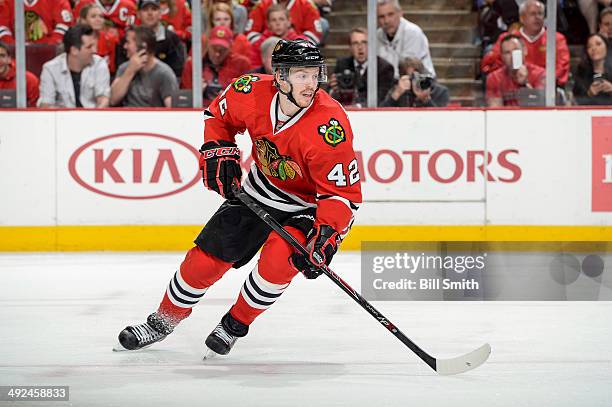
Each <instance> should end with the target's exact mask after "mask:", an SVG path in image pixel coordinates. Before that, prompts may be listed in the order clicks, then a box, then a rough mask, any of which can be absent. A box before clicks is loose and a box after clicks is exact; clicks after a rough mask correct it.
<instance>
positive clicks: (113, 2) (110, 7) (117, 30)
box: [74, 0, 136, 38]
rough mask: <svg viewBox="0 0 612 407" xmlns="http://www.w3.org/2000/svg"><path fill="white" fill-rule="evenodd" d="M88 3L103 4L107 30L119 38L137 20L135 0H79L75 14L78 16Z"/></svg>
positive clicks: (75, 7) (122, 36)
mask: <svg viewBox="0 0 612 407" xmlns="http://www.w3.org/2000/svg"><path fill="white" fill-rule="evenodd" d="M88 4H98V5H100V6H102V13H103V14H104V21H105V23H104V24H105V26H106V28H107V30H109V31H110V32H111V33H112V34H113V35H116V36H117V37H119V38H124V37H125V31H126V29H127V28H128V27H129V26H131V25H133V24H134V21H135V20H136V1H135V0H79V1H78V2H77V3H76V5H75V6H74V15H75V17H76V16H78V15H79V14H80V12H81V8H82V7H85V6H86V5H88Z"/></svg>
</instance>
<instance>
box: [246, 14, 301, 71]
mask: <svg viewBox="0 0 612 407" xmlns="http://www.w3.org/2000/svg"><path fill="white" fill-rule="evenodd" d="M266 22H267V26H268V28H267V29H266V30H265V31H264V32H263V33H262V35H261V36H260V37H259V39H258V40H257V41H256V42H254V43H253V52H252V53H251V64H252V66H261V52H260V50H259V47H260V46H261V44H262V43H263V42H264V41H265V40H266V38H268V37H271V36H275V37H279V38H281V39H284V40H297V39H298V38H302V39H306V40H307V39H308V38H306V37H305V36H303V35H298V34H297V33H296V32H295V30H293V29H292V28H291V18H290V17H289V10H287V9H286V8H285V7H283V6H281V5H280V4H273V5H272V6H270V7H269V8H268V10H267V11H266Z"/></svg>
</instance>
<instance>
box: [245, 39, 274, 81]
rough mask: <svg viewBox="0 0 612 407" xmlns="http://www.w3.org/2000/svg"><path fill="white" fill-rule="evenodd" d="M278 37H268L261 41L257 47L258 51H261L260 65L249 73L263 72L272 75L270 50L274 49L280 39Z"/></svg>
mask: <svg viewBox="0 0 612 407" xmlns="http://www.w3.org/2000/svg"><path fill="white" fill-rule="evenodd" d="M281 39H282V38H280V37H275V36H272V37H268V38H266V40H265V41H264V42H262V43H261V46H260V47H259V51H260V53H261V56H260V58H261V61H262V65H261V66H260V67H258V68H256V69H254V70H252V71H250V72H249V73H263V74H268V75H274V71H273V70H272V51H274V47H276V44H277V43H278V42H279V41H280V40H281Z"/></svg>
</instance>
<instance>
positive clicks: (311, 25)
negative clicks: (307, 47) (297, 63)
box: [246, 0, 322, 44]
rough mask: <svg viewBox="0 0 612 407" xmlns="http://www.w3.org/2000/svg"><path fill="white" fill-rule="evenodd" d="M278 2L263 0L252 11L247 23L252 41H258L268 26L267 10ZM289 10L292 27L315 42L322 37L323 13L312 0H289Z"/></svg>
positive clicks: (248, 34) (249, 37)
mask: <svg viewBox="0 0 612 407" xmlns="http://www.w3.org/2000/svg"><path fill="white" fill-rule="evenodd" d="M272 4H278V0H261V2H260V3H259V4H257V5H256V6H255V7H254V8H253V10H252V11H251V13H250V14H249V21H248V22H247V25H246V32H247V38H248V40H249V41H250V42H251V43H255V42H257V40H258V39H259V37H260V36H261V33H263V32H264V30H265V29H266V28H267V24H266V10H268V8H269V7H270V6H271V5H272ZM287 10H289V16H290V17H291V27H292V28H293V29H294V30H295V32H297V33H298V34H301V35H304V36H305V37H307V38H308V39H309V40H310V41H312V42H313V43H314V44H318V43H319V41H320V39H321V34H322V30H321V22H320V21H319V19H320V18H321V15H320V14H319V10H318V9H317V7H316V6H315V5H314V4H313V3H312V2H311V1H310V0H289V3H287Z"/></svg>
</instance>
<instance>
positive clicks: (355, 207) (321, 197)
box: [317, 195, 359, 213]
mask: <svg viewBox="0 0 612 407" xmlns="http://www.w3.org/2000/svg"><path fill="white" fill-rule="evenodd" d="M324 199H335V200H337V201H340V202H342V203H343V204H345V205H346V206H348V208H349V209H350V210H351V212H352V213H355V212H356V211H357V210H358V209H359V204H356V203H354V202H351V201H349V200H348V199H346V198H343V197H341V196H338V195H317V200H319V201H322V200H324Z"/></svg>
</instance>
